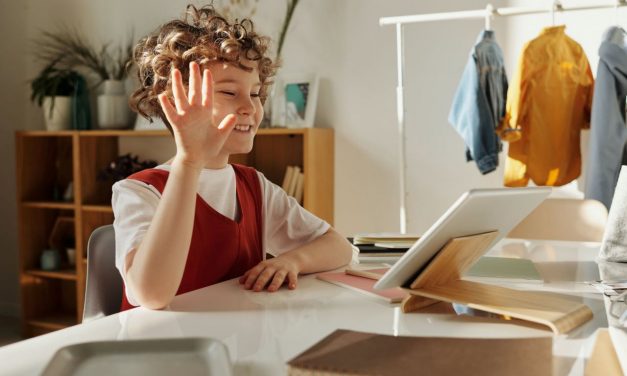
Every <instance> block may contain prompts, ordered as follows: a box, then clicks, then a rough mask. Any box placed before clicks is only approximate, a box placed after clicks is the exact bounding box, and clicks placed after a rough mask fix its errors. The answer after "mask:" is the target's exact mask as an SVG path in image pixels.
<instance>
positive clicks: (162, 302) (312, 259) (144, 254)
mask: <svg viewBox="0 0 627 376" xmlns="http://www.w3.org/2000/svg"><path fill="white" fill-rule="evenodd" d="M134 58H135V63H136V64H137V66H138V76H139V81H140V85H141V87H140V88H139V89H138V90H137V91H136V92H135V93H133V95H132V97H131V100H130V104H131V107H132V108H133V109H134V110H135V111H137V112H139V113H140V114H141V115H143V116H145V117H149V116H151V115H152V116H155V115H156V116H159V117H160V118H161V119H162V120H163V121H164V122H165V124H166V125H167V126H168V129H169V130H170V131H171V133H172V134H173V136H174V141H175V143H176V155H175V156H174V157H173V158H172V159H171V160H170V161H169V162H167V163H166V164H164V165H160V166H157V167H156V168H154V169H149V170H144V171H141V172H139V173H136V174H133V175H131V176H130V177H129V178H128V179H126V180H123V181H120V182H118V183H116V184H115V185H114V186H113V199H112V204H113V211H114V213H115V221H114V228H115V236H116V267H117V268H118V269H119V271H120V273H121V274H122V277H123V279H124V284H125V290H124V297H123V302H122V310H125V309H129V308H132V307H133V306H137V305H141V306H144V307H147V308H151V309H161V308H163V307H165V306H167V305H168V304H169V303H170V302H171V301H172V298H173V297H174V296H175V295H178V294H182V293H185V292H188V291H192V290H196V289H199V288H202V287H205V286H209V285H211V284H214V283H218V282H222V281H225V280H228V279H231V278H235V277H240V278H239V282H240V283H241V284H243V287H244V288H246V289H250V290H253V291H261V290H263V289H267V291H271V292H272V291H276V290H277V289H279V287H281V285H283V284H284V283H287V284H288V287H289V288H290V289H294V288H296V283H297V276H298V274H301V273H313V272H318V271H323V270H329V269H334V268H338V267H340V266H342V265H345V264H346V263H348V262H349V261H350V259H351V255H352V248H351V246H350V244H349V243H348V242H347V241H346V240H345V239H344V238H343V237H342V236H341V235H339V234H338V233H337V232H336V231H334V230H333V229H332V228H331V227H330V226H329V224H328V223H326V222H324V221H323V220H321V219H319V218H317V217H315V216H314V215H313V214H311V213H309V212H308V211H306V210H305V209H303V208H302V207H300V206H299V205H298V203H297V202H296V201H295V200H294V199H293V198H289V197H288V196H287V195H286V194H285V192H284V191H283V190H282V189H281V188H280V187H278V186H276V185H275V184H273V183H272V182H270V181H268V180H267V179H266V178H265V177H264V176H263V174H261V173H259V172H257V171H256V170H254V169H252V168H250V167H245V166H239V165H230V164H229V163H228V160H229V156H230V155H231V154H239V153H247V152H250V150H251V149H252V147H253V138H254V136H255V133H256V131H257V129H258V127H259V124H260V122H261V119H262V117H263V108H262V103H263V101H264V100H265V96H266V91H267V87H268V86H269V85H270V84H271V82H270V80H269V79H270V78H271V77H272V76H273V75H274V72H275V70H276V66H275V64H274V63H273V62H272V60H271V59H270V58H268V57H267V38H265V37H262V36H260V35H258V34H257V33H255V32H254V31H253V24H252V22H251V21H249V20H244V21H242V22H236V23H229V22H227V21H226V20H225V19H224V18H222V17H221V16H220V15H218V14H217V13H216V12H215V10H214V9H213V7H212V6H206V7H202V8H200V9H197V8H196V7H194V6H192V5H190V6H188V7H187V14H186V15H185V17H184V18H183V19H182V20H174V21H172V22H169V23H167V24H165V25H163V26H162V27H160V28H159V29H158V30H157V32H156V33H154V34H153V35H150V36H148V37H146V38H144V39H143V40H141V41H140V42H139V43H138V45H137V46H136V47H135V51H134ZM166 182H167V184H166ZM266 251H271V252H272V253H273V254H275V255H276V257H275V258H272V259H268V260H266V259H265V252H266Z"/></svg>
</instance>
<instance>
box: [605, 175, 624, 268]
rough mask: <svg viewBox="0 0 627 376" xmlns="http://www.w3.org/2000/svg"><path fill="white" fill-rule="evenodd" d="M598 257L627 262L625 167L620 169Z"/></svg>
mask: <svg viewBox="0 0 627 376" xmlns="http://www.w3.org/2000/svg"><path fill="white" fill-rule="evenodd" d="M599 257H600V258H602V259H604V260H607V261H618V262H627V166H622V167H621V169H620V175H619V176H618V182H617V183H616V190H615V191H614V198H613V199H612V206H611V207H610V213H609V215H608V218H607V226H606V227H605V233H604V234H603V243H602V244H601V251H600V254H599Z"/></svg>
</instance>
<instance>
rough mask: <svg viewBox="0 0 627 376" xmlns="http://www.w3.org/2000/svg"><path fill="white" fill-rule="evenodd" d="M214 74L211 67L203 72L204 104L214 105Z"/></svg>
mask: <svg viewBox="0 0 627 376" xmlns="http://www.w3.org/2000/svg"><path fill="white" fill-rule="evenodd" d="M212 83H213V76H212V75H211V71H209V69H205V70H204V71H203V74H202V106H203V107H211V106H213V85H212Z"/></svg>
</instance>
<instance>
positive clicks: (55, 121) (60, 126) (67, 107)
mask: <svg viewBox="0 0 627 376" xmlns="http://www.w3.org/2000/svg"><path fill="white" fill-rule="evenodd" d="M52 104H53V101H52V97H45V98H44V101H43V104H42V109H43V111H44V120H45V121H46V129H47V130H49V131H63V130H67V129H70V128H72V98H71V97H59V96H56V97H54V108H53V109H52V113H50V107H51V106H52Z"/></svg>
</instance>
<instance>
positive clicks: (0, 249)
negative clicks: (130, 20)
mask: <svg viewBox="0 0 627 376" xmlns="http://www.w3.org/2000/svg"><path fill="white" fill-rule="evenodd" d="M27 8H28V6H27V4H26V3H25V2H20V1H11V0H0V21H1V22H0V35H2V38H0V51H2V60H0V82H1V83H2V90H0V114H1V116H2V117H1V118H0V158H1V159H2V162H3V163H0V176H2V177H3V184H2V185H0V213H2V214H0V314H2V313H8V314H10V315H17V312H18V300H19V295H18V288H17V285H18V272H17V271H18V270H17V268H18V261H17V260H18V257H17V256H18V254H17V242H18V240H17V239H18V236H17V235H18V234H17V231H18V229H17V223H16V218H17V205H16V204H15V201H16V200H15V198H16V192H15V188H16V187H15V142H14V139H15V137H14V131H15V130H17V129H21V128H22V127H23V125H24V118H25V116H24V115H25V112H24V110H25V103H26V102H27V101H28V95H29V94H30V93H29V92H28V90H27V87H26V85H25V81H26V77H27V72H26V69H25V65H26V62H27V60H28V56H27V54H26V37H25V32H26V29H27V17H26V14H27Z"/></svg>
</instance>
